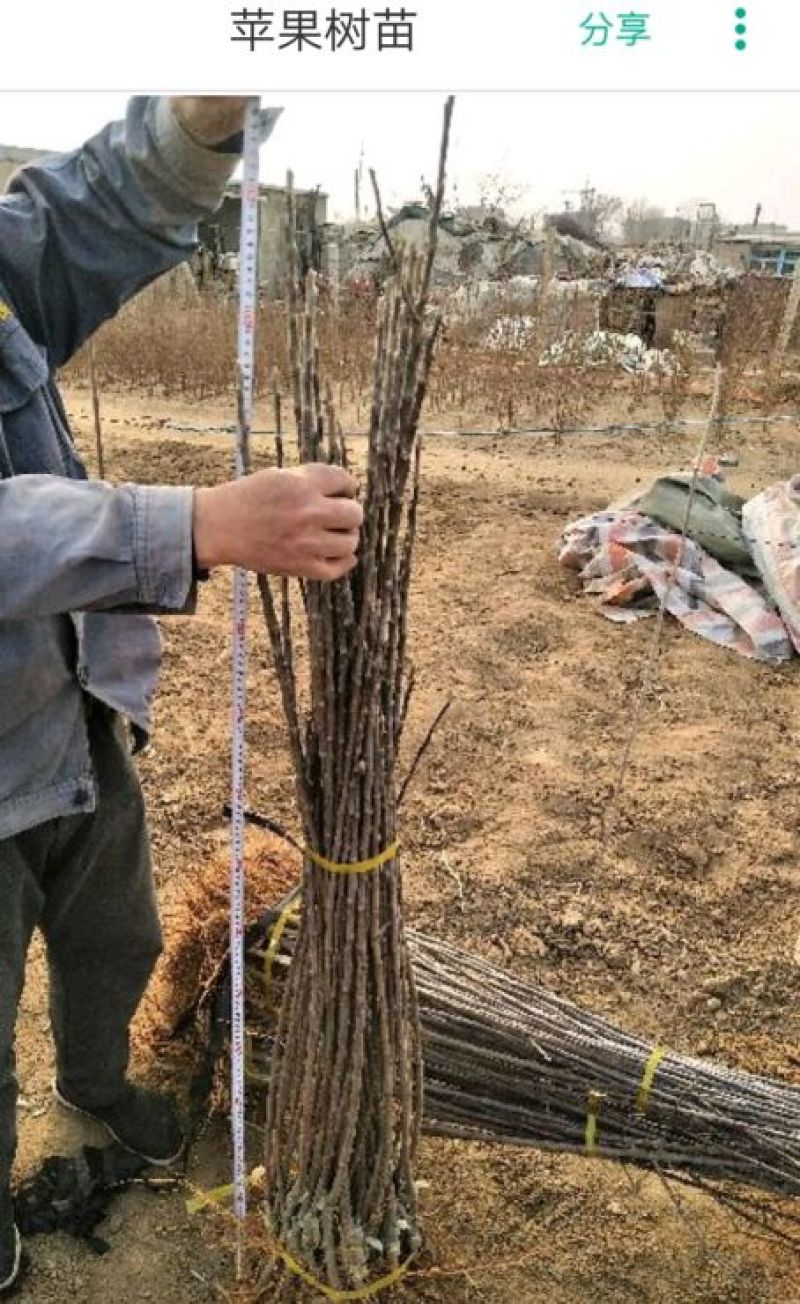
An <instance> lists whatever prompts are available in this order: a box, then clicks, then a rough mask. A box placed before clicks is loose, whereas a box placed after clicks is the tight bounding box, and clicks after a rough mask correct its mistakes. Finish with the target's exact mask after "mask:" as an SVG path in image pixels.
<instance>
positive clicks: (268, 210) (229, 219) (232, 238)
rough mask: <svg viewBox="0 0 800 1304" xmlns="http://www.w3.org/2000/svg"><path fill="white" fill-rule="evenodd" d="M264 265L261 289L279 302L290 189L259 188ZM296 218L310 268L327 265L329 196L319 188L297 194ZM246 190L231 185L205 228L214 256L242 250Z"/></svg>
mask: <svg viewBox="0 0 800 1304" xmlns="http://www.w3.org/2000/svg"><path fill="white" fill-rule="evenodd" d="M260 191H261V205H260V209H261V211H260V219H259V267H260V277H261V285H262V288H263V289H264V291H265V293H266V295H267V298H269V299H278V298H280V297H281V296H282V293H283V277H284V274H285V270H286V266H287V249H286V222H287V205H286V190H285V189H284V188H283V187H282V186H266V185H262V186H261V187H260ZM294 201H295V211H296V214H297V241H298V248H299V250H300V256H301V259H302V261H303V263H304V266H305V267H306V268H308V267H314V268H317V269H318V270H319V269H320V268H321V267H322V265H323V258H324V252H325V249H324V245H325V239H326V235H325V231H324V228H325V227H326V225H327V221H328V197H327V195H324V194H322V192H321V191H319V190H296V191H295V192H294ZM240 220H241V191H240V186H239V183H238V182H232V183H231V185H230V186H228V188H227V190H226V191H225V196H224V198H223V201H222V204H221V206H220V208H219V209H218V210H217V212H216V213H214V214H213V216H212V217H210V218H208V219H207V220H206V221H205V222H202V223H201V224H200V240H201V242H202V244H203V245H204V246H205V247H206V248H207V249H208V250H210V251H211V252H212V254H213V255H214V256H215V258H221V257H224V256H225V255H231V254H233V255H235V254H237V253H238V251H239V229H240Z"/></svg>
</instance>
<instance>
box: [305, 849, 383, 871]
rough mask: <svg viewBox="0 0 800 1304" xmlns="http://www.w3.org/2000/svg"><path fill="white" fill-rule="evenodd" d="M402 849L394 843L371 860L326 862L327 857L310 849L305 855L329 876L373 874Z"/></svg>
mask: <svg viewBox="0 0 800 1304" xmlns="http://www.w3.org/2000/svg"><path fill="white" fill-rule="evenodd" d="M399 847H400V843H399V842H393V843H392V845H391V846H390V847H387V848H386V850H385V851H381V852H380V853H379V854H378V855H377V856H371V857H370V859H369V860H351V861H349V862H348V861H345V862H344V863H342V862H341V861H336V860H326V858H325V856H320V855H318V854H317V852H316V851H312V850H311V848H310V847H306V848H305V854H306V855H307V856H308V858H309V860H313V862H314V864H315V865H319V867H320V869H327V871H328V873H329V874H371V873H372V871H373V870H375V869H380V868H381V865H385V864H386V863H387V861H389V860H394V858H395V856H396V855H397V852H398V849H399Z"/></svg>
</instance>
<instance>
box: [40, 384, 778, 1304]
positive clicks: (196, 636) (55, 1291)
mask: <svg viewBox="0 0 800 1304" xmlns="http://www.w3.org/2000/svg"><path fill="white" fill-rule="evenodd" d="M68 397H69V406H70V408H71V412H72V415H73V418H74V423H75V426H76V431H77V436H78V439H79V442H80V443H81V445H82V447H83V448H84V449H85V450H87V456H88V457H89V460H90V462H91V460H92V453H91V438H90V419H89V412H90V405H89V402H88V398H87V396H86V394H85V393H83V392H79V391H78V392H75V391H74V392H72V393H71V394H70V395H69V396H68ZM105 416H106V440H107V456H108V461H109V473H110V476H111V477H112V478H113V479H115V480H117V481H122V480H126V479H132V480H139V481H151V482H173V483H200V482H207V483H208V482H213V481H214V480H216V479H218V478H221V477H223V476H224V475H225V474H227V468H228V465H229V461H230V454H229V450H228V448H227V447H226V443H225V441H224V440H223V439H221V438H219V437H213V436H212V437H198V436H194V435H188V434H183V435H181V434H179V433H170V432H168V431H167V430H166V429H164V427H163V425H161V426H160V425H159V418H164V417H167V416H171V417H173V418H175V419H177V420H180V419H185V420H190V421H193V422H198V421H204V422H211V421H214V420H229V418H230V414H229V409H228V408H225V407H223V406H215V405H213V404H212V405H206V406H204V407H203V409H202V411H201V412H199V413H198V410H197V409H196V408H194V409H189V408H188V407H182V406H181V405H180V404H178V403H167V402H164V401H157V400H155V399H152V400H151V399H139V400H134V399H132V398H120V399H118V400H117V401H115V402H110V401H109V402H107V403H106V405H105ZM796 450H797V431H796V430H790V429H789V428H788V427H783V428H782V431H778V432H776V433H772V434H766V435H765V434H764V433H762V432H761V431H760V430H759V429H758V427H754V428H752V430H751V432H750V433H747V434H746V435H744V436H741V437H736V438H733V437H732V438H731V439H730V440H729V441H728V444H727V447H726V450H725V451H733V452H736V453H737V454H738V456H739V467H738V469H737V470H736V471H735V472H734V473H733V474H732V483H733V485H734V487H738V488H740V489H741V490H742V491H748V492H749V491H752V490H755V489H757V488H759V487H760V486H762V485H763V484H765V483H768V482H770V481H772V480H774V479H777V478H779V477H784V476H786V475H787V474H788V473H789V472H791V471H794V470H795V469H796V466H797V452H796ZM717 451H720V450H717ZM690 452H691V444H690V441H689V440H688V439H684V438H682V437H681V438H677V437H673V438H672V439H671V440H670V441H667V440H665V439H663V438H658V437H649V438H644V437H641V438H640V437H631V436H626V437H624V438H623V437H617V438H613V439H600V438H595V437H592V438H575V439H573V440H572V441H565V442H564V444H563V445H562V446H561V447H556V446H555V445H554V444H553V443H552V442H551V441H549V440H534V439H527V440H526V439H523V438H516V439H510V438H503V439H491V438H486V439H467V438H463V439H458V438H439V439H436V440H435V441H434V440H432V441H431V442H430V444H429V446H428V447H427V451H426V456H425V480H424V495H423V503H422V514H421V532H420V548H419V560H418V568H417V578H416V584H415V588H414V595H413V613H412V617H413V652H414V658H415V661H416V663H417V667H418V679H419V683H420V685H421V689H420V692H419V696H418V698H417V701H416V703H415V706H414V711H413V718H412V720H411V726H410V729H409V743H408V745H409V747H412V746H413V745H414V742H415V740H418V739H419V737H420V736H421V735H422V733H423V731H424V729H425V727H426V725H427V723H428V721H429V720H430V718H431V717H432V715H433V714H434V712H435V710H436V709H437V708H438V707H439V705H440V704H441V703H442V702H443V701H444V700H445V699H446V698H447V697H451V698H452V699H453V706H452V709H451V711H450V713H449V716H448V717H447V718H446V721H445V723H444V725H443V727H442V729H441V731H440V732H439V734H438V735H437V736H436V738H435V741H434V743H433V745H432V747H431V749H430V751H429V753H428V755H427V758H426V760H425V762H424V764H423V766H422V767H421V770H420V773H419V775H418V778H417V780H416V782H415V784H414V787H413V791H412V793H411V794H410V796H409V799H408V801H407V803H406V809H405V812H404V816H403V821H402V828H401V836H402V841H403V845H404V863H405V867H406V875H407V881H408V901H409V913H410V916H411V919H412V920H413V922H414V924H415V925H416V926H418V927H420V928H423V929H425V930H427V931H429V932H431V933H435V934H439V935H442V936H444V937H447V938H449V939H451V940H452V941H454V942H457V943H458V944H459V945H462V946H470V947H474V948H475V949H477V950H479V951H480V952H482V953H483V954H484V955H486V956H487V957H489V958H491V959H492V960H493V961H494V962H496V963H498V964H502V965H506V966H508V967H509V968H511V969H513V970H515V971H517V972H519V973H523V974H525V975H527V976H528V977H529V978H531V979H532V980H534V981H536V982H539V983H542V984H546V985H548V986H549V987H551V988H552V989H553V990H555V991H557V992H559V993H561V994H563V995H565V996H567V997H570V998H572V999H574V1000H576V1001H579V1002H582V1003H584V1004H586V1005H587V1006H590V1007H592V1008H594V1009H596V1010H598V1011H602V1012H603V1013H604V1014H606V1015H608V1016H610V1017H611V1018H613V1019H614V1020H616V1021H618V1022H619V1023H620V1024H622V1025H624V1026H626V1027H629V1028H631V1029H636V1030H638V1031H640V1032H642V1033H644V1034H646V1035H648V1036H650V1037H652V1038H653V1039H654V1040H657V1041H659V1042H663V1043H666V1044H668V1045H670V1046H673V1047H675V1048H678V1049H680V1050H683V1051H687V1052H692V1053H701V1054H707V1055H710V1056H717V1057H719V1058H720V1059H722V1060H725V1061H728V1062H730V1063H732V1064H737V1065H741V1066H745V1067H747V1068H750V1069H754V1070H761V1071H764V1072H772V1073H775V1074H777V1075H780V1076H781V1077H782V1078H784V1079H785V1080H786V1081H789V1082H795V1083H797V1084H798V1085H800V1039H799V1038H798V1031H800V1010H799V1007H798V995H800V968H798V967H797V966H796V965H795V964H794V962H793V952H794V946H795V939H796V935H797V932H798V929H800V868H798V855H797V853H798V845H797V843H798V815H800V794H798V783H797V773H798V764H797V755H798V737H797V701H798V674H800V670H799V669H798V665H797V664H794V665H790V666H789V667H787V668H785V669H781V670H775V669H769V668H766V667H764V666H761V665H755V664H753V663H751V662H748V661H745V660H742V659H739V658H737V657H736V656H734V655H733V654H728V653H725V652H723V651H721V650H720V649H718V648H716V647H713V646H711V645H710V644H708V643H704V642H701V641H699V640H697V639H695V638H693V637H692V636H690V635H689V634H687V633H685V632H683V631H681V630H679V629H678V628H677V627H676V626H674V625H671V624H670V625H668V626H667V628H666V629H665V637H664V642H663V652H662V656H661V660H660V665H659V669H658V675H657V690H656V692H655V694H654V697H653V700H652V701H651V702H650V703H649V705H648V708H647V711H646V712H645V716H644V720H643V724H642V729H641V734H640V737H639V739H638V742H637V745H636V748H635V752H634V758H633V763H632V767H631V770H630V773H629V776H628V779H627V782H626V785H625V789H624V793H623V797H622V801H621V805H620V808H619V812H618V820H617V823H616V827H615V831H614V834H613V837H612V839H611V843H610V846H609V847H608V849H607V851H606V852H605V853H604V854H603V853H601V849H600V841H599V833H600V815H601V812H602V810H603V808H604V804H605V802H606V799H607V796H608V792H609V789H610V786H611V783H612V781H613V776H614V766H615V762H616V758H617V757H618V756H619V753H620V750H621V747H622V744H623V741H624V738H625V735H626V731H627V729H628V724H629V721H630V718H631V711H632V708H633V703H634V698H635V694H636V690H637V685H638V683H639V680H640V674H641V670H642V665H643V661H644V658H645V655H646V650H647V648H648V646H649V642H650V638H651V627H650V625H649V624H648V623H647V622H643V623H642V624H640V625H637V626H634V627H617V626H612V625H610V624H608V623H606V622H604V621H603V620H602V619H601V618H599V617H598V615H597V614H596V613H595V612H594V611H593V607H592V602H591V600H590V599H585V598H583V597H581V596H579V595H578V594H577V592H576V586H575V582H574V580H573V579H572V577H571V576H570V575H568V574H567V573H565V572H564V571H562V570H561V569H560V568H559V566H558V564H557V561H556V555H555V544H556V540H557V537H558V534H559V531H560V529H561V528H562V527H563V525H564V524H565V523H566V522H567V521H569V520H570V519H571V518H574V517H576V516H578V515H581V514H583V513H585V512H587V511H589V510H591V509H593V508H598V507H601V506H603V505H605V504H606V503H607V502H608V501H609V500H610V499H611V498H613V497H614V496H616V495H618V494H620V493H621V492H622V491H623V490H625V489H627V488H629V487H630V486H631V485H632V484H633V483H634V482H636V481H637V480H639V479H643V478H646V477H650V476H652V475H653V474H654V473H658V472H659V471H662V470H664V469H666V468H667V467H669V466H674V465H676V464H680V463H682V462H684V461H685V460H686V459H687V458H688V457H689V455H690ZM228 603H229V586H228V582H227V579H226V577H224V576H219V577H215V578H214V579H213V580H212V582H211V583H210V584H209V585H208V586H207V587H206V589H205V590H204V592H203V595H202V599H201V602H200V607H199V612H198V614H197V615H196V616H195V617H194V618H193V619H185V618H171V619H166V620H164V621H163V622H162V624H163V632H164V637H165V641H166V657H165V667H164V678H163V686H162V691H161V695H160V700H159V705H158V713H157V729H156V734H155V740H154V745H153V747H152V750H151V751H150V752H149V754H148V755H147V756H146V757H145V758H144V759H143V761H142V763H141V773H142V778H143V781H144V785H145V788H146V791H147V795H148V798H149V804H150V811H151V816H152V830H153V842H154V848H155V857H156V863H157V867H158V878H159V886H160V891H161V894H162V898H163V900H164V903H165V906H166V908H167V910H169V907H170V903H172V902H174V901H175V900H177V899H178V898H179V897H180V894H181V891H182V888H183V886H184V885H185V884H186V883H187V882H188V881H189V880H191V879H192V876H194V875H196V874H197V872H198V869H199V868H200V867H202V866H203V865H204V864H205V863H207V861H208V859H209V858H210V857H211V856H213V855H215V854H218V853H219V850H220V848H221V847H222V846H223V845H224V840H225V825H224V820H223V818H222V807H223V804H224V802H225V800H226V796H227V784H228V769H229V764H228V751H227V747H228V704H229V699H228V692H229V621H228ZM254 630H255V633H254V637H253V640H252V652H251V663H250V669H251V675H250V710H249V722H250V723H249V792H250V798H251V801H252V802H253V803H254V804H256V805H258V806H259V807H261V808H262V809H264V810H267V811H269V812H271V813H272V814H273V815H275V816H277V817H278V818H281V819H283V820H285V821H286V822H287V823H289V824H293V818H294V817H293V810H292V796H291V791H292V785H291V779H290V773H289V767H288V761H287V753H286V749H285V746H284V737H283V731H282V726H281V718H280V714H279V708H278V700H277V692H276V686H275V683H274V681H273V677H272V674H271V671H270V668H269V663H268V658H267V654H266V648H265V644H264V640H263V637H262V636H261V634H260V631H259V630H257V628H256V626H255V625H254ZM265 904H266V903H265ZM716 980H719V986H718V990H719V992H720V993H722V995H721V997H720V996H717V997H716V998H715V997H714V996H713V995H709V985H710V984H714V983H715V981H716ZM715 990H717V989H716V988H715ZM45 1002H46V992H45V979H44V975H43V967H42V963H41V955H40V954H39V953H38V952H37V953H36V954H35V955H34V957H33V960H32V964H31V968H30V977H29V982H28V986H27V989H26V993H25V996H24V1003H23V1010H22V1019H21V1027H20V1037H19V1060H20V1074H21V1080H22V1091H23V1101H22V1105H21V1110H20V1125H21V1151H20V1170H21V1171H22V1172H27V1171H29V1170H30V1169H31V1167H32V1166H34V1165H35V1163H36V1161H37V1159H38V1158H39V1157H41V1156H42V1155H43V1154H44V1153H46V1152H50V1151H54V1150H61V1151H64V1150H65V1148H66V1149H72V1148H73V1147H74V1146H76V1145H77V1144H78V1142H79V1141H80V1140H83V1139H86V1137H87V1135H89V1133H87V1132H86V1131H85V1130H84V1128H83V1127H82V1126H80V1125H79V1124H76V1123H74V1122H72V1121H68V1120H65V1119H64V1118H63V1117H62V1115H61V1114H60V1113H59V1111H58V1109H57V1107H56V1106H55V1105H53V1104H51V1103H50V1097H49V1082H50V1075H51V1061H50V1046H49V1039H48V1033H47V1019H46V1005H45ZM229 1162H230V1159H229V1152H228V1146H227V1142H226V1138H225V1132H224V1129H222V1128H217V1129H215V1128H214V1127H212V1128H210V1129H209V1131H208V1132H207V1134H206V1135H205V1136H204V1138H203V1139H202V1141H201V1143H200V1145H199V1146H198V1148H197V1151H196V1153H195V1156H194V1158H193V1160H192V1164H191V1171H190V1176H191V1180H192V1181H193V1182H194V1183H196V1184H197V1185H199V1186H201V1187H205V1186H208V1185H213V1184H214V1183H217V1182H221V1181H224V1180H226V1177H227V1174H228V1172H229ZM421 1167H422V1172H421V1176H423V1177H424V1178H425V1179H426V1181H427V1182H428V1183H429V1187H428V1189H427V1192H426V1212H427V1216H426V1236H427V1242H428V1246H429V1251H430V1254H429V1259H430V1261H431V1262H432V1263H434V1264H435V1265H436V1266H437V1268H438V1273H434V1274H431V1275H424V1276H420V1277H416V1278H413V1279H411V1280H410V1283H409V1285H408V1286H407V1287H405V1288H404V1289H403V1290H402V1291H401V1292H399V1293H398V1298H400V1297H402V1298H414V1299H420V1300H431V1301H434V1300H435V1301H453V1302H454V1304H455V1302H458V1301H490V1302H491V1304H511V1302H512V1301H514V1302H515V1304H516V1302H522V1301H525V1302H528V1301H530V1302H533V1301H553V1304H590V1302H591V1304H598V1301H624V1302H626V1304H627V1301H631V1304H633V1302H634V1301H641V1302H642V1304H667V1302H669V1304H673V1302H674V1304H677V1302H678V1301H680V1304H700V1302H701V1301H702V1304H738V1302H741V1304H790V1302H791V1301H794V1300H797V1299H798V1298H800V1260H798V1257H797V1253H796V1252H793V1251H792V1250H791V1249H790V1248H787V1247H786V1246H783V1245H780V1244H776V1243H775V1242H774V1241H772V1240H770V1239H768V1238H766V1237H765V1236H763V1235H762V1234H761V1232H760V1231H758V1230H755V1229H753V1228H748V1227H747V1226H745V1225H744V1224H742V1223H740V1222H737V1221H735V1220H734V1219H733V1218H732V1216H731V1215H730V1214H728V1213H727V1212H725V1211H724V1210H722V1209H721V1208H719V1207H718V1206H717V1205H716V1204H715V1203H713V1202H712V1201H711V1200H710V1199H709V1198H707V1197H705V1196H702V1197H701V1196H699V1195H694V1194H691V1195H687V1194H685V1193H681V1192H680V1191H671V1190H668V1189H666V1188H665V1187H664V1185H663V1184H662V1183H661V1182H660V1181H659V1179H658V1178H656V1177H651V1176H647V1177H644V1178H642V1177H641V1176H636V1175H635V1174H634V1175H631V1174H629V1173H627V1172H626V1171H624V1170H622V1169H620V1168H615V1167H613V1166H612V1165H610V1164H607V1163H602V1162H597V1161H591V1162H590V1161H587V1160H584V1159H581V1158H578V1157H567V1158H561V1157H554V1156H543V1155H540V1154H536V1153H527V1152H521V1151H514V1150H502V1149H492V1148H488V1147H480V1146H461V1145H457V1144H451V1143H447V1144H445V1143H439V1142H427V1143H426V1144H425V1147H424V1154H423V1156H422V1165H421ZM216 1227H217V1224H215V1223H214V1222H213V1220H209V1218H208V1217H207V1216H202V1215H200V1216H194V1217H190V1216H189V1215H188V1214H187V1213H186V1210H185V1192H183V1191H173V1192H167V1193H163V1194H158V1195H156V1194H153V1193H149V1192H144V1191H138V1192H134V1193H132V1194H130V1195H127V1196H125V1197H124V1198H121V1199H120V1200H119V1201H118V1202H117V1204H116V1205H115V1206H114V1208H113V1210H112V1213H111V1215H110V1218H109V1220H108V1221H107V1223H106V1224H105V1227H104V1228H102V1229H101V1230H103V1231H104V1232H105V1233H106V1234H107V1236H108V1239H109V1241H110V1243H111V1250H110V1252H109V1253H108V1254H107V1255H106V1256H105V1257H103V1258H97V1257H95V1256H93V1255H92V1253H91V1252H90V1251H89V1250H87V1249H86V1248H84V1247H83V1246H82V1245H78V1244H76V1243H75V1242H72V1241H69V1240H67V1239H65V1238H60V1237H53V1238H46V1239H38V1240H36V1241H34V1242H33V1243H32V1245H31V1247H30V1248H31V1253H32V1258H33V1267H32V1271H31V1274H30V1276H29V1278H28V1281H27V1284H26V1287H25V1289H24V1291H23V1294H22V1298H23V1299H24V1300H26V1301H37V1302H41V1304H53V1302H54V1301H63V1300H72V1299H76V1300H81V1301H84V1300H85V1301H96V1302H97V1304H100V1302H102V1304H105V1302H106V1301H110V1300H113V1299H116V1298H124V1299H126V1300H129V1301H131V1304H133V1302H134V1301H141V1300H154V1301H165V1302H169V1304H172V1302H174V1304H188V1302H189V1301H204V1300H211V1299H216V1298H219V1297H220V1293H219V1292H220V1289H225V1288H227V1289H230V1283H231V1263H230V1254H229V1249H228V1247H227V1246H226V1245H225V1244H224V1237H223V1239H222V1241H220V1239H219V1237H218V1236H217V1235H216V1230H215V1229H216Z"/></svg>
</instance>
